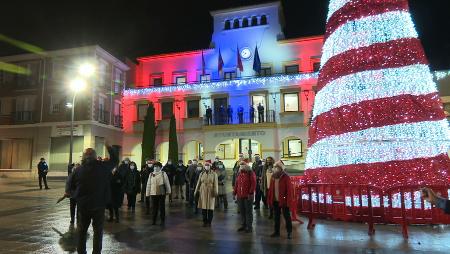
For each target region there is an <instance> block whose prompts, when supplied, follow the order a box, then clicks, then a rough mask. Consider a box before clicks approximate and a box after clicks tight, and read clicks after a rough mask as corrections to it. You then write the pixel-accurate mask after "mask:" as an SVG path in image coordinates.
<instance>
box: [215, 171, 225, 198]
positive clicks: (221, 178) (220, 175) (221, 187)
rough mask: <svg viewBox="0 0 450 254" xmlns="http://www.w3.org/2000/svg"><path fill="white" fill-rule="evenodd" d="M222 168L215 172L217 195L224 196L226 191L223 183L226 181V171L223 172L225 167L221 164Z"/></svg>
mask: <svg viewBox="0 0 450 254" xmlns="http://www.w3.org/2000/svg"><path fill="white" fill-rule="evenodd" d="M222 166H223V168H219V169H217V170H216V174H217V179H218V181H219V195H226V194H227V190H226V187H225V183H226V180H227V171H226V170H225V166H224V165H223V164H222Z"/></svg>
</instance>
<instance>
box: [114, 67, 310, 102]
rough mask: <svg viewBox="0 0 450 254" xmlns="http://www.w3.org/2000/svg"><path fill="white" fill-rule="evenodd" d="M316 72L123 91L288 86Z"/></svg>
mask: <svg viewBox="0 0 450 254" xmlns="http://www.w3.org/2000/svg"><path fill="white" fill-rule="evenodd" d="M317 77H318V74H317V73H304V74H295V75H279V76H271V77H257V78H250V79H235V80H226V81H219V82H208V83H198V84H185V85H176V86H163V87H150V88H140V89H127V90H125V91H124V94H123V96H124V97H141V96H148V95H152V94H166V93H168V94H171V93H174V92H208V91H213V90H220V89H231V88H236V89H239V88H243V87H246V86H251V87H252V88H256V87H268V86H277V87H278V86H280V87H283V86H290V85H292V84H293V83H300V82H303V81H306V80H310V79H317Z"/></svg>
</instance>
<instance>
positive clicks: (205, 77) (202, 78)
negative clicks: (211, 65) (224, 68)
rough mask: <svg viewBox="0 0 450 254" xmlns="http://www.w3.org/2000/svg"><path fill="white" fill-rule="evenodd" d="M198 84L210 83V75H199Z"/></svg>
mask: <svg viewBox="0 0 450 254" xmlns="http://www.w3.org/2000/svg"><path fill="white" fill-rule="evenodd" d="M200 82H202V83H208V82H211V75H210V74H205V75H200Z"/></svg>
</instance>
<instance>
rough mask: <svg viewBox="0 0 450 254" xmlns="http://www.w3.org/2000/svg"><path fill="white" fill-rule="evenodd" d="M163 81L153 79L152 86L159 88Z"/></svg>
mask: <svg viewBox="0 0 450 254" xmlns="http://www.w3.org/2000/svg"><path fill="white" fill-rule="evenodd" d="M162 83H163V79H162V78H161V77H159V78H153V86H156V87H159V86H162Z"/></svg>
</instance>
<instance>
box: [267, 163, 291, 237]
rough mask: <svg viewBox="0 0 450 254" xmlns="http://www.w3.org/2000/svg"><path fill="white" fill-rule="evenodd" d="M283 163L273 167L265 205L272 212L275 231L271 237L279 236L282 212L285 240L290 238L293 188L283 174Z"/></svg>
mask: <svg viewBox="0 0 450 254" xmlns="http://www.w3.org/2000/svg"><path fill="white" fill-rule="evenodd" d="M284 169H285V167H284V164H283V162H281V161H278V162H277V163H275V165H274V173H273V175H272V179H271V180H270V187H269V193H268V197H267V203H268V204H269V206H270V207H271V208H273V211H274V220H275V231H274V232H273V234H272V235H271V237H279V236H280V219H281V218H280V217H281V212H283V217H284V220H285V221H286V230H287V238H288V239H291V238H292V220H291V213H290V210H289V207H290V206H291V205H292V204H291V202H292V195H293V187H292V183H291V179H290V177H289V176H288V174H287V173H286V172H285V170H284Z"/></svg>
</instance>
